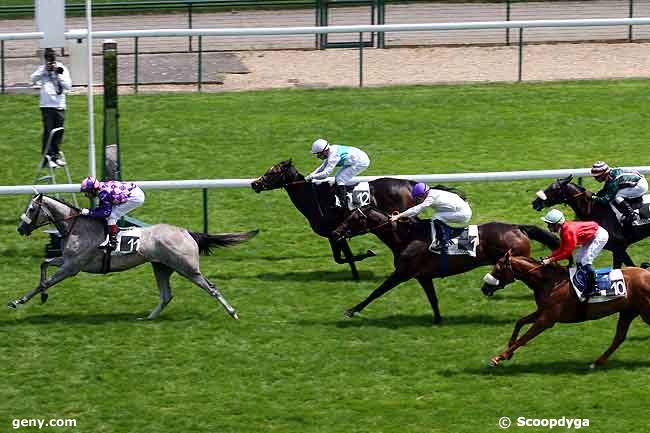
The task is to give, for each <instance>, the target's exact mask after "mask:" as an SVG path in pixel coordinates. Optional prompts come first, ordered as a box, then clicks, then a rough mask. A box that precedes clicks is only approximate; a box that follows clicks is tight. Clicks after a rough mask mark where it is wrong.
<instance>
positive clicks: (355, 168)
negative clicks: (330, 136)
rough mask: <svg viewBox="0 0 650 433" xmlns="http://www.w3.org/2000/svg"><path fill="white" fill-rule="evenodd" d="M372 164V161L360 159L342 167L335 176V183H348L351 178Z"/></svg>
mask: <svg viewBox="0 0 650 433" xmlns="http://www.w3.org/2000/svg"><path fill="white" fill-rule="evenodd" d="M368 166H370V161H369V160H365V161H359V162H358V163H356V164H352V165H348V166H346V167H343V168H341V169H340V170H339V171H338V173H336V176H334V184H336V185H348V184H349V183H350V180H351V179H352V178H353V177H354V176H356V175H358V174H359V173H361V172H362V171H364V170H365V169H367V168H368Z"/></svg>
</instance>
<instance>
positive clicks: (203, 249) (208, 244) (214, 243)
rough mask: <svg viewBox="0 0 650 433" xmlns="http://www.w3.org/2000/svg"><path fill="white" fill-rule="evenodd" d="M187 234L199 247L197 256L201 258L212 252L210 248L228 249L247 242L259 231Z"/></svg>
mask: <svg viewBox="0 0 650 433" xmlns="http://www.w3.org/2000/svg"><path fill="white" fill-rule="evenodd" d="M188 232H189V234H190V236H192V238H193V239H194V240H195V241H196V243H197V245H198V246H199V254H201V255H202V256H207V255H209V254H210V253H211V252H212V247H229V246H231V245H235V244H238V243H240V242H244V241H247V240H249V239H250V238H252V237H254V236H255V235H257V233H259V230H251V231H249V232H238V233H219V234H216V235H211V234H208V233H196V232H190V231H188Z"/></svg>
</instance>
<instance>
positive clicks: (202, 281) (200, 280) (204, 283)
mask: <svg viewBox="0 0 650 433" xmlns="http://www.w3.org/2000/svg"><path fill="white" fill-rule="evenodd" d="M185 277H186V278H187V279H188V280H190V281H191V282H193V283H194V284H196V285H197V286H199V287H200V288H202V289H203V290H205V291H206V292H208V293H209V294H210V296H212V297H213V298H215V299H216V300H217V301H219V303H220V304H221V305H222V306H223V308H224V309H225V310H226V312H227V313H228V314H230V316H231V317H232V318H233V319H235V320H239V316H238V315H237V312H236V311H235V309H234V308H233V307H232V306H231V305H230V304H229V303H228V301H227V300H226V298H224V297H223V295H222V294H221V292H220V291H219V289H217V287H216V286H215V285H214V284H212V283H211V282H210V281H209V280H208V279H207V278H205V277H204V276H203V274H202V273H200V272H197V273H195V274H193V275H186V276H185Z"/></svg>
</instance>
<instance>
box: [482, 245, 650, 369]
mask: <svg viewBox="0 0 650 433" xmlns="http://www.w3.org/2000/svg"><path fill="white" fill-rule="evenodd" d="M622 272H623V277H624V278H625V284H626V286H627V296H626V297H621V298H614V299H613V300H611V301H608V302H602V303H594V304H584V303H580V302H579V301H578V297H577V296H576V294H575V292H574V291H573V289H572V288H571V283H570V282H569V272H568V270H567V268H565V267H564V266H560V265H557V264H552V265H547V266H542V265H541V264H540V262H537V261H535V260H533V259H531V258H528V257H513V255H512V252H508V253H506V254H505V255H504V256H503V257H502V258H501V259H499V261H498V262H497V263H496V264H495V266H494V269H493V270H492V272H491V273H490V274H489V275H486V278H485V281H486V283H485V284H484V285H483V287H482V289H481V290H483V293H485V294H486V295H488V296H490V295H491V294H493V293H494V291H495V290H498V289H502V288H503V287H504V286H505V285H506V284H510V283H512V282H514V281H515V280H521V281H522V282H524V283H525V284H526V285H527V286H528V287H530V288H531V289H532V290H533V292H534V293H535V302H536V303H537V310H536V311H535V312H534V313H532V314H529V315H527V316H524V317H522V318H521V319H519V320H517V323H516V324H515V329H514V331H513V332H512V336H511V337H510V341H509V343H508V349H506V350H505V351H503V352H502V353H500V354H499V355H497V356H495V357H493V358H492V359H491V360H490V364H491V365H493V366H496V365H498V364H499V363H500V362H501V361H503V360H506V359H510V358H512V354H513V352H514V351H515V350H517V349H518V348H519V347H521V346H523V345H525V344H526V343H528V342H529V341H530V340H532V339H533V338H535V337H536V336H537V335H539V334H541V333H542V332H543V331H545V330H546V329H548V328H551V327H553V325H555V324H556V323H557V322H561V323H576V322H583V321H586V320H595V319H601V318H603V317H606V316H609V315H610V314H614V313H619V316H618V324H617V326H616V335H615V336H614V341H613V342H612V344H611V345H610V346H609V348H608V349H607V350H606V351H605V353H603V354H602V355H600V357H599V358H598V359H597V360H596V361H594V363H593V364H591V368H595V367H596V366H599V365H603V364H604V363H605V362H607V359H608V358H609V356H610V355H611V354H612V353H614V351H615V350H616V349H618V346H620V344H621V343H622V342H623V341H624V340H625V336H626V335H627V330H628V328H629V327H630V323H632V320H634V319H635V318H636V316H639V315H640V316H641V318H642V319H643V320H644V321H645V322H646V323H647V324H649V325H650V272H648V271H646V270H645V269H641V268H633V267H629V268H625V269H623V270H622ZM529 323H532V324H533V325H532V326H531V327H530V329H528V331H527V332H526V333H525V334H524V335H523V336H522V337H521V338H517V337H518V335H519V331H520V330H521V328H522V327H523V326H524V325H526V324H529Z"/></svg>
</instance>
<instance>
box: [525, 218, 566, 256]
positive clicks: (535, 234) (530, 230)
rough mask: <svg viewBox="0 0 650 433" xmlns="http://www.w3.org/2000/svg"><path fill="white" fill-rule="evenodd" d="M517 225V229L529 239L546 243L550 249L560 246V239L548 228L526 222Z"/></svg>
mask: <svg viewBox="0 0 650 433" xmlns="http://www.w3.org/2000/svg"><path fill="white" fill-rule="evenodd" d="M517 227H519V230H521V231H522V232H524V233H525V234H526V236H528V237H529V238H530V239H532V240H534V241H537V242H539V243H541V244H544V245H546V246H547V247H548V248H550V249H551V250H555V249H557V248H558V247H559V246H560V240H559V239H558V237H557V236H555V235H554V234H553V233H551V232H549V231H548V230H544V229H543V228H540V227H537V226H534V225H528V224H521V225H518V226H517Z"/></svg>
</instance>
